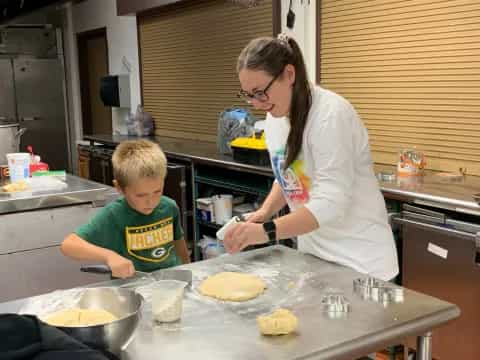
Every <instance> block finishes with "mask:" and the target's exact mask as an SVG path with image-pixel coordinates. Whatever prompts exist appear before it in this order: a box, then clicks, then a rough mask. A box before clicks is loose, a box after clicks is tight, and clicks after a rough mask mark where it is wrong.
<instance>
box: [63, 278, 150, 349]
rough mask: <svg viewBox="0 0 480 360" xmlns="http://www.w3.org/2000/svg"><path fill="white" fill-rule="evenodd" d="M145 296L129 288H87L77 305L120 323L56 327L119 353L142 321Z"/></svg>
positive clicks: (84, 340) (88, 342)
mask: <svg viewBox="0 0 480 360" xmlns="http://www.w3.org/2000/svg"><path fill="white" fill-rule="evenodd" d="M143 301H144V300H143V297H142V295H140V294H138V293H136V292H135V291H133V290H130V289H123V288H114V287H103V288H102V287H99V288H87V289H85V291H84V292H82V295H81V297H80V300H79V302H78V304H77V306H78V307H79V308H81V309H89V308H95V309H103V310H106V311H108V312H110V313H112V314H113V315H115V316H116V317H117V318H118V320H116V321H113V322H111V323H108V324H103V325H95V326H75V327H73V326H71V327H70V326H69V327H64V326H60V327H58V326H57V328H58V329H60V330H62V331H64V332H65V333H67V334H69V335H70V336H72V337H73V338H75V339H77V340H79V341H81V342H82V343H84V344H86V345H89V346H91V347H93V348H97V349H101V350H108V351H110V352H111V353H114V354H119V353H120V351H121V350H123V349H124V348H125V347H126V346H127V345H128V344H129V342H130V340H131V339H132V337H133V334H134V332H135V329H136V327H137V325H138V322H139V320H140V311H141V308H142V305H143Z"/></svg>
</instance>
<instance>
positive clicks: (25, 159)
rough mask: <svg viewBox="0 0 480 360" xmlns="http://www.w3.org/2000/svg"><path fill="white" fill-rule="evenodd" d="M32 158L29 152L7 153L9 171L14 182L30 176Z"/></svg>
mask: <svg viewBox="0 0 480 360" xmlns="http://www.w3.org/2000/svg"><path fill="white" fill-rule="evenodd" d="M30 159H31V156H30V154H29V153H11V154H7V162H8V171H9V172H10V181H11V182H12V183H13V182H17V181H20V180H25V179H28V178H29V177H30Z"/></svg>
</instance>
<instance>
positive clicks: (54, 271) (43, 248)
mask: <svg viewBox="0 0 480 360" xmlns="http://www.w3.org/2000/svg"><path fill="white" fill-rule="evenodd" d="M96 211H98V208H95V207H93V205H92V204H91V203H85V204H81V205H76V206H65V207H57V208H51V209H43V210H33V211H28V212H19V213H12V214H6V215H1V216H0V229H2V232H1V233H0V274H1V276H0V289H1V291H0V302H4V301H9V300H13V299H18V298H21V297H26V296H34V295H38V294H41V293H45V292H49V291H52V290H55V289H63V288H71V287H74V286H79V285H86V284H90V283H93V282H98V281H101V280H103V279H102V278H101V277H99V276H98V275H92V274H85V273H81V272H80V264H79V263H78V262H76V261H73V260H71V259H68V258H66V257H65V256H63V254H62V253H61V252H60V244H61V242H62V241H63V239H64V238H65V236H66V235H68V234H69V233H71V232H72V231H73V230H74V229H75V228H76V227H77V226H78V225H80V224H83V223H85V222H87V221H88V219H89V218H90V217H91V216H92V215H93V214H94V213H95V212H96ZM104 279H105V278H104Z"/></svg>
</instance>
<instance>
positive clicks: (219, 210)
mask: <svg viewBox="0 0 480 360" xmlns="http://www.w3.org/2000/svg"><path fill="white" fill-rule="evenodd" d="M212 200H213V209H214V210H213V211H214V213H215V222H216V223H217V224H219V225H223V224H226V223H227V222H228V221H229V220H230V219H231V218H232V206H233V195H230V194H222V195H214V196H213V197H212Z"/></svg>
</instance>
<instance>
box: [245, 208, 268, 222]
mask: <svg viewBox="0 0 480 360" xmlns="http://www.w3.org/2000/svg"><path fill="white" fill-rule="evenodd" d="M269 218H270V216H269V214H268V212H267V211H266V210H264V209H263V208H260V209H258V210H257V211H255V212H253V213H251V214H250V215H249V216H248V217H247V220H246V221H247V222H249V223H264V222H266V221H268V219H269Z"/></svg>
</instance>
